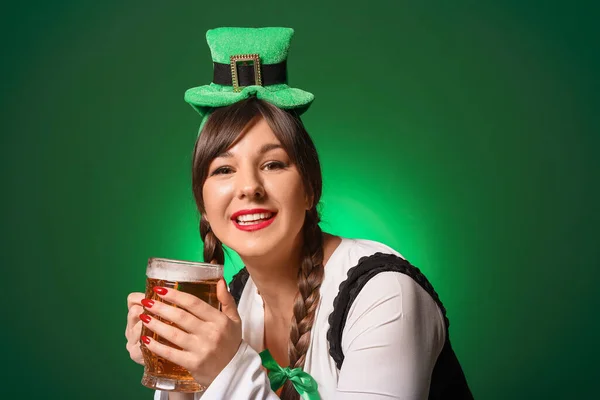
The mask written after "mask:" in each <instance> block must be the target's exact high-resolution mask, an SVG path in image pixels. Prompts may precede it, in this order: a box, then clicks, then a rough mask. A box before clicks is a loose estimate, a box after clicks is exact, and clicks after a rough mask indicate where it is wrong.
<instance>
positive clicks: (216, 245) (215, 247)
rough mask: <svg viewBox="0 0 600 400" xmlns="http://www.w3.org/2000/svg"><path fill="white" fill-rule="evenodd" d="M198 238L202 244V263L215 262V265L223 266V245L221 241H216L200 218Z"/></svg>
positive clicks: (210, 230)
mask: <svg viewBox="0 0 600 400" xmlns="http://www.w3.org/2000/svg"><path fill="white" fill-rule="evenodd" d="M200 237H201V238H202V242H204V262H207V263H208V262H213V261H214V262H216V263H217V264H221V265H223V263H224V262H225V254H224V252H223V245H222V244H221V241H220V240H219V239H217V237H216V236H215V234H214V233H213V231H212V229H210V224H209V223H208V221H207V220H205V219H204V217H201V218H200Z"/></svg>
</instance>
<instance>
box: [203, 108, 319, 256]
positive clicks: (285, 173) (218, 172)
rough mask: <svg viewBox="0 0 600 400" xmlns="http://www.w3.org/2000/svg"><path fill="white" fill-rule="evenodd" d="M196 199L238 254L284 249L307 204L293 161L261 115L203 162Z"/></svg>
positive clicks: (291, 240)
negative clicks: (205, 167) (203, 174)
mask: <svg viewBox="0 0 600 400" xmlns="http://www.w3.org/2000/svg"><path fill="white" fill-rule="evenodd" d="M202 199H203V202H204V207H203V208H204V211H203V217H204V218H205V219H206V220H207V221H208V222H209V223H210V226H211V229H212V231H213V232H214V234H215V235H216V236H217V238H219V239H220V240H221V241H222V242H223V244H225V245H227V246H228V247H230V248H232V249H233V250H235V251H236V252H237V253H238V254H239V255H240V256H241V257H242V258H244V257H261V256H265V255H268V254H271V255H272V254H274V253H279V252H281V251H289V249H290V248H292V247H293V246H294V245H295V243H297V242H298V240H299V237H300V235H301V230H302V226H303V224H304V219H305V215H306V214H305V213H306V210H308V209H310V207H311V206H312V201H311V198H310V196H309V195H308V194H307V192H306V190H305V188H304V183H303V179H302V176H301V175H300V172H299V170H298V167H297V165H296V164H295V163H294V162H293V160H292V159H291V158H290V156H289V155H288V153H287V152H286V151H285V149H284V147H283V146H282V143H281V142H280V141H279V140H278V139H277V136H276V135H275V134H274V132H273V130H272V129H271V127H270V126H269V124H268V123H267V121H266V120H265V119H264V118H263V117H261V116H259V117H256V118H254V119H253V120H251V122H250V123H249V124H248V125H247V126H246V127H245V128H244V130H243V131H242V132H241V134H240V136H239V137H238V139H237V140H236V141H235V142H234V143H233V145H232V146H231V147H229V148H228V149H227V151H225V152H223V153H221V154H219V155H218V156H217V157H216V158H214V159H213V160H212V161H211V162H210V163H209V165H208V170H207V177H206V180H205V181H204V184H203V186H202Z"/></svg>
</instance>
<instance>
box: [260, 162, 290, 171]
mask: <svg viewBox="0 0 600 400" xmlns="http://www.w3.org/2000/svg"><path fill="white" fill-rule="evenodd" d="M285 167H287V165H286V164H285V163H283V162H281V161H270V162H268V163H266V164H265V166H264V168H265V169H266V170H268V171H270V170H275V169H283V168H285Z"/></svg>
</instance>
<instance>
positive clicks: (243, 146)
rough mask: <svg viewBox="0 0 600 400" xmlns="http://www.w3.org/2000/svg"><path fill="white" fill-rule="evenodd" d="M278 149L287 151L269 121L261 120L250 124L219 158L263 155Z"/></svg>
mask: <svg viewBox="0 0 600 400" xmlns="http://www.w3.org/2000/svg"><path fill="white" fill-rule="evenodd" d="M277 149H281V150H282V151H285V148H284V147H283V145H282V144H281V141H280V140H279V139H278V138H277V136H276V135H275V133H274V132H273V130H272V129H271V127H270V126H269V124H268V123H267V121H266V120H265V119H264V118H260V119H259V120H256V122H254V123H253V124H248V125H247V126H246V128H244V130H243V131H242V132H241V133H240V136H238V138H237V139H236V140H235V141H234V142H233V143H232V145H231V146H230V147H229V148H228V149H227V150H226V151H225V152H224V153H222V154H220V155H219V156H217V157H222V156H233V155H236V154H246V153H249V154H258V155H261V154H264V153H267V152H269V151H274V150H277Z"/></svg>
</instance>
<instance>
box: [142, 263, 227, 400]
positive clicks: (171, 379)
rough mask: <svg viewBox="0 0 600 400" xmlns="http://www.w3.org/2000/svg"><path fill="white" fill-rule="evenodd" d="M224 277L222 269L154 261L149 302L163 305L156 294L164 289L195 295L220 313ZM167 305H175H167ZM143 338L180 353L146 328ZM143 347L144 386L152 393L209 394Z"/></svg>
mask: <svg viewBox="0 0 600 400" xmlns="http://www.w3.org/2000/svg"><path fill="white" fill-rule="evenodd" d="M222 276H223V266H222V265H217V264H207V263H198V262H189V261H179V260H168V259H164V258H150V259H149V260H148V267H147V269H146V277H147V279H146V298H147V299H152V300H154V301H162V300H161V299H160V297H158V296H157V295H156V293H154V291H153V290H152V288H153V287H155V286H162V287H166V288H172V289H176V290H180V291H182V292H186V293H190V294H193V295H194V296H196V297H199V298H200V299H202V300H203V301H205V302H206V303H208V304H209V305H211V306H213V307H215V308H217V309H220V304H219V302H218V300H217V282H218V281H219V279H221V277H222ZM165 303H166V304H171V303H168V302H166V301H165ZM171 305H172V304H171ZM145 312H146V313H147V314H150V315H151V316H152V317H153V318H157V319H158V320H159V321H163V322H165V323H168V324H171V325H175V324H173V323H172V322H170V321H166V320H163V319H162V318H160V317H157V316H154V315H153V314H152V313H151V312H150V310H146V311H145ZM175 326H176V325H175ZM142 336H148V337H150V338H152V339H154V340H157V341H158V342H159V343H163V344H166V345H168V346H171V347H173V348H176V349H180V348H179V347H177V346H175V345H174V344H172V343H171V342H169V341H167V340H165V339H163V338H162V337H160V336H158V335H157V334H156V333H154V332H152V331H151V330H150V329H148V328H147V327H146V326H143V327H142ZM140 343H141V348H142V354H143V356H144V365H145V368H144V376H143V378H142V385H144V386H146V387H149V388H151V389H159V390H168V391H174V392H186V393H194V392H203V391H204V390H206V388H205V387H204V386H201V385H200V384H198V383H197V382H196V381H195V380H194V378H193V377H192V376H191V375H190V373H189V372H188V371H187V370H186V369H185V368H183V367H180V366H179V365H176V364H174V363H172V362H170V361H168V360H165V359H164V358H162V357H158V356H157V355H156V354H154V353H152V352H151V351H150V350H148V348H147V347H146V345H145V344H144V343H143V342H141V341H140Z"/></svg>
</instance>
